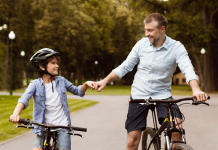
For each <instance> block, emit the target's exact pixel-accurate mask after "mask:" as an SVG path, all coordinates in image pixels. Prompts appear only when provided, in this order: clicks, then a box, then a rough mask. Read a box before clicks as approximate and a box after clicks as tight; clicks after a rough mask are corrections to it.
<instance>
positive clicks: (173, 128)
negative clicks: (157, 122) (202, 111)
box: [164, 107, 186, 150]
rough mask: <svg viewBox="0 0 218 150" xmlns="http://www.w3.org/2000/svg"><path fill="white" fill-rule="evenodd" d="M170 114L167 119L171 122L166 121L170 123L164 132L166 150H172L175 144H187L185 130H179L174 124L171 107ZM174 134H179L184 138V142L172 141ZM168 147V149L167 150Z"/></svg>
mask: <svg viewBox="0 0 218 150" xmlns="http://www.w3.org/2000/svg"><path fill="white" fill-rule="evenodd" d="M168 108H169V109H168V113H167V118H169V119H170V120H168V119H167V120H166V121H167V122H168V124H167V130H165V131H164V136H165V145H164V150H172V146H173V144H174V143H184V144H186V138H185V130H184V129H177V128H176V126H175V123H174V119H173V118H174V116H173V113H172V109H171V107H168ZM172 132H179V133H180V135H181V136H182V141H171V139H170V138H171V135H172ZM166 147H167V149H166Z"/></svg>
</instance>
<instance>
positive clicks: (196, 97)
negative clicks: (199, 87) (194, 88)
mask: <svg viewBox="0 0 218 150" xmlns="http://www.w3.org/2000/svg"><path fill="white" fill-rule="evenodd" d="M207 96H208V97H207V99H208V100H209V99H210V95H207ZM194 97H195V99H196V100H197V97H196V96H194Z"/></svg>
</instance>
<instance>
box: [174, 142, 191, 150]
mask: <svg viewBox="0 0 218 150" xmlns="http://www.w3.org/2000/svg"><path fill="white" fill-rule="evenodd" d="M173 150H193V148H191V146H189V145H187V144H183V143H181V144H178V145H176V146H175V147H174V149H173Z"/></svg>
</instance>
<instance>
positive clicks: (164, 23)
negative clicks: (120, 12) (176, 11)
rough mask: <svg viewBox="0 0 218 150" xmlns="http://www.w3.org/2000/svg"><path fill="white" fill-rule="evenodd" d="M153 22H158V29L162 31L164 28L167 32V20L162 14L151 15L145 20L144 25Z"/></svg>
mask: <svg viewBox="0 0 218 150" xmlns="http://www.w3.org/2000/svg"><path fill="white" fill-rule="evenodd" d="M152 21H157V28H158V29H160V28H161V27H162V26H164V27H165V30H166V29H167V23H168V21H167V19H166V18H165V17H164V15H162V14H160V13H153V14H150V15H149V16H148V17H146V18H145V20H144V23H151V22H152Z"/></svg>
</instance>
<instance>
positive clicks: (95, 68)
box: [94, 60, 98, 81]
mask: <svg viewBox="0 0 218 150" xmlns="http://www.w3.org/2000/svg"><path fill="white" fill-rule="evenodd" d="M97 64H98V61H97V60H96V61H95V67H94V70H95V80H96V81H97V67H96V66H97Z"/></svg>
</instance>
